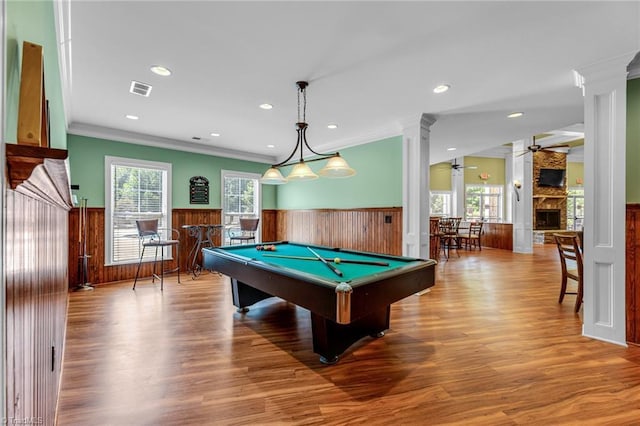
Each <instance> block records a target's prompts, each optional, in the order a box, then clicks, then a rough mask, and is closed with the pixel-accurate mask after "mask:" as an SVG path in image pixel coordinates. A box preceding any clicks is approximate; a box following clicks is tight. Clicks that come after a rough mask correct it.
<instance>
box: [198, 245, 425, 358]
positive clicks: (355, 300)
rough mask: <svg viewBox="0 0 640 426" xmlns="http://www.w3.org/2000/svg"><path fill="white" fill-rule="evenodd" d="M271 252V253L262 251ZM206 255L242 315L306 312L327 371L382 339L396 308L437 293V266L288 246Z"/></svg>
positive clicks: (221, 250)
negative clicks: (267, 307) (258, 306)
mask: <svg viewBox="0 0 640 426" xmlns="http://www.w3.org/2000/svg"><path fill="white" fill-rule="evenodd" d="M265 245H266V246H268V248H270V249H271V250H261V248H262V247H264V246H265ZM309 248H311V249H312V250H313V251H315V252H316V253H317V255H318V256H320V257H322V258H324V259H325V260H326V261H327V262H326V263H325V262H322V261H320V260H319V259H317V258H316V255H314V254H313V253H312V252H311V250H309ZM202 254H203V262H204V267H205V268H206V269H208V270H215V271H218V272H220V273H222V274H224V275H227V276H229V277H230V278H231V292H232V295H233V304H234V305H235V306H236V307H237V308H238V312H246V311H247V310H248V308H247V307H248V306H250V305H252V304H254V303H256V302H259V301H261V300H263V299H266V298H269V297H273V296H276V297H280V298H282V299H284V300H286V301H289V302H291V303H294V304H296V305H298V306H301V307H303V308H305V309H308V310H309V311H310V312H311V331H312V335H313V351H314V352H316V353H317V354H319V355H320V361H321V362H323V363H325V364H333V363H335V362H336V361H337V360H338V356H339V355H340V354H342V353H343V352H344V351H345V350H346V349H347V348H348V347H349V346H351V345H352V344H353V343H355V342H356V341H358V340H360V339H361V338H363V337H365V336H374V337H381V336H383V335H384V331H385V330H387V329H388V328H389V313H390V306H391V304H392V303H394V302H396V301H398V300H401V299H403V298H405V297H407V296H410V295H412V294H415V293H418V292H420V291H422V290H425V289H427V288H429V287H431V286H433V285H434V277H435V272H434V271H435V264H436V262H435V261H434V260H428V259H414V258H409V257H402V256H391V255H383V254H375V253H366V252H359V251H354V250H344V249H339V248H329V247H322V246H316V245H310V244H300V243H294V242H287V241H281V242H275V243H266V244H248V245H236V246H224V247H217V248H204V249H202ZM298 257H303V258H305V259H298ZM335 258H339V260H337V261H336V259H335ZM332 266H333V267H332ZM333 269H337V271H334V270H333ZM338 273H340V274H341V275H338Z"/></svg>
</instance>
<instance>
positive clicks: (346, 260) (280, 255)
mask: <svg viewBox="0 0 640 426" xmlns="http://www.w3.org/2000/svg"><path fill="white" fill-rule="evenodd" d="M263 256H266V257H282V258H285V259H298V260H320V259H318V258H317V257H307V256H289V255H285V254H266V253H265V254H263ZM324 260H326V261H327V262H333V261H334V259H331V258H330V257H325V258H324ZM339 263H357V264H359V265H375V266H389V264H388V263H387V262H375V261H373V260H354V259H343V258H340V262H339Z"/></svg>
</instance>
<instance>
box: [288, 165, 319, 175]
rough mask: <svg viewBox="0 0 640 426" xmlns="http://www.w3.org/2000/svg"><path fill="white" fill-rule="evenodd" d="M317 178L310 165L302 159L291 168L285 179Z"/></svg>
mask: <svg viewBox="0 0 640 426" xmlns="http://www.w3.org/2000/svg"><path fill="white" fill-rule="evenodd" d="M314 179H318V175H317V174H315V173H314V172H313V170H311V167H309V165H308V164H307V163H305V162H304V161H301V162H299V163H298V164H296V165H295V166H293V169H292V170H291V173H289V176H287V180H314Z"/></svg>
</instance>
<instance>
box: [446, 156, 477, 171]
mask: <svg viewBox="0 0 640 426" xmlns="http://www.w3.org/2000/svg"><path fill="white" fill-rule="evenodd" d="M477 168H478V166H463V165H462V164H458V160H457V159H455V158H454V159H453V163H451V169H452V170H460V169H470V170H473V169H477Z"/></svg>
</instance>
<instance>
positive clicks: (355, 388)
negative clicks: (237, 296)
mask: <svg viewBox="0 0 640 426" xmlns="http://www.w3.org/2000/svg"><path fill="white" fill-rule="evenodd" d="M557 256H558V255H557V252H556V251H555V247H554V246H552V245H545V246H536V248H535V253H534V255H522V254H514V253H511V252H508V251H504V250H495V249H483V250H482V251H481V252H479V251H471V252H467V251H463V250H461V251H460V257H457V256H456V254H455V252H454V253H452V256H451V258H450V260H448V261H444V259H443V261H441V262H440V263H439V264H438V266H437V268H438V269H437V278H436V286H435V287H433V288H432V290H431V292H430V293H427V294H424V295H422V296H411V297H408V298H406V299H404V300H402V301H400V302H398V303H395V304H394V305H392V308H391V329H390V330H389V331H388V332H387V334H386V336H384V337H382V338H380V339H372V338H366V339H363V340H361V341H360V342H358V343H356V345H354V346H352V347H351V348H350V349H348V350H347V352H346V353H345V354H344V355H343V356H342V357H341V359H340V361H339V362H338V363H337V364H335V365H333V366H326V365H323V364H321V363H320V362H319V361H318V356H317V355H316V354H314V353H313V352H312V349H311V346H312V345H311V331H310V327H311V325H310V319H309V313H308V312H307V311H305V310H304V309H302V308H298V307H296V306H295V305H292V304H289V303H287V302H284V301H282V300H280V299H269V300H266V301H263V302H260V303H258V304H257V305H255V306H254V307H253V308H252V309H251V310H250V311H249V312H248V313H247V314H244V315H243V314H239V313H236V312H235V308H234V307H233V306H232V302H231V297H230V288H229V283H228V278H226V277H219V276H218V275H216V274H210V273H203V274H202V275H201V276H200V277H199V278H197V279H196V280H191V279H189V278H186V279H183V282H182V284H180V285H178V284H177V283H176V280H175V277H172V278H170V279H167V280H165V286H164V292H162V293H161V292H160V289H159V284H155V285H154V284H151V282H150V281H148V280H144V281H142V282H139V283H138V286H137V287H136V291H135V292H134V291H132V290H131V282H120V283H114V284H109V285H103V286H100V287H98V288H96V290H95V291H93V292H78V293H71V294H70V302H69V319H68V325H67V336H66V352H65V358H64V370H63V375H62V389H61V397H60V401H59V407H58V408H59V409H58V424H59V425H194V424H198V425H209V424H215V425H248V424H251V425H254V424H284V423H286V424H318V425H319V424H322V425H326V424H363V423H367V424H374V425H375V424H487V425H494V424H499V425H521V424H569V423H573V424H577V423H579V424H638V422H639V420H638V419H640V348H639V347H629V348H624V347H621V346H617V345H612V344H608V343H604V342H600V341H596V340H591V339H588V338H585V337H582V336H581V335H580V333H581V327H582V326H581V318H580V315H581V313H580V314H574V312H573V306H574V300H573V297H574V296H567V297H566V298H565V301H564V304H562V305H559V304H558V303H557V299H558V291H559V285H560V265H559V260H558V258H557Z"/></svg>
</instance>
